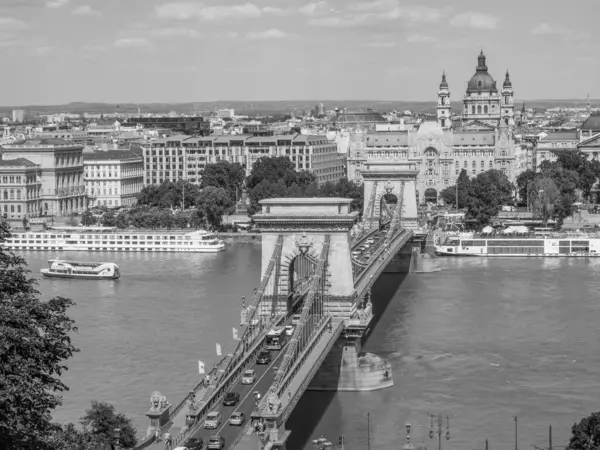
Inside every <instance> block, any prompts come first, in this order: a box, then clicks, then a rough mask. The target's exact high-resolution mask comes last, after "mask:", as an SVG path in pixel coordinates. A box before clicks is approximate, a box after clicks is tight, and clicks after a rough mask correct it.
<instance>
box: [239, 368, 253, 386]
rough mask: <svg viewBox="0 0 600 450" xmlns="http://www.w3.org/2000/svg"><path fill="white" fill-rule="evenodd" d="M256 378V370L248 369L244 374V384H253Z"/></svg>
mask: <svg viewBox="0 0 600 450" xmlns="http://www.w3.org/2000/svg"><path fill="white" fill-rule="evenodd" d="M255 380H256V372H255V371H254V370H252V369H248V370H246V371H245V372H244V373H243V374H242V384H252V383H254V381H255Z"/></svg>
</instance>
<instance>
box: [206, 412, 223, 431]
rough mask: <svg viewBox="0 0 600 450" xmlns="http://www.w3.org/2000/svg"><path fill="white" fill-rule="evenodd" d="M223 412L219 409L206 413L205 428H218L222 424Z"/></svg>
mask: <svg viewBox="0 0 600 450" xmlns="http://www.w3.org/2000/svg"><path fill="white" fill-rule="evenodd" d="M221 420H222V418H221V413H220V412H219V411H211V412H209V413H208V414H207V415H206V419H204V429H205V430H216V429H217V428H219V425H221Z"/></svg>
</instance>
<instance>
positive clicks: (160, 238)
mask: <svg viewBox="0 0 600 450" xmlns="http://www.w3.org/2000/svg"><path fill="white" fill-rule="evenodd" d="M3 245H4V246H6V247H7V248H9V249H12V250H64V251H96V252H190V253H216V252H221V251H223V250H225V244H224V242H223V241H222V240H220V239H218V238H217V236H216V235H215V234H213V233H208V232H206V231H192V232H187V233H186V232H177V231H174V232H165V231H159V232H156V231H123V230H118V229H116V228H108V227H106V228H101V227H55V228H51V229H49V230H46V231H28V232H15V233H12V234H11V236H10V238H8V239H6V242H5V243H4V244H3Z"/></svg>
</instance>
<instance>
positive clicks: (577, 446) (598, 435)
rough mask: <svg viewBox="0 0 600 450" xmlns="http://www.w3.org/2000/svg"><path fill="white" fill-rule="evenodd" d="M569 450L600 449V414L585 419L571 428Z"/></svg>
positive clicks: (596, 413) (593, 414)
mask: <svg viewBox="0 0 600 450" xmlns="http://www.w3.org/2000/svg"><path fill="white" fill-rule="evenodd" d="M571 432H572V435H571V439H570V440H569V445H568V446H567V450H593V449H597V448H599V447H600V412H595V413H592V414H590V415H589V416H587V417H584V418H583V419H581V420H580V421H579V423H576V424H574V425H573V427H572V428H571Z"/></svg>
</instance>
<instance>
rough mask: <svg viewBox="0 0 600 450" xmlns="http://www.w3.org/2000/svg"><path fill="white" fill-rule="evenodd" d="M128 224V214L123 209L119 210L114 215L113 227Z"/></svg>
mask: <svg viewBox="0 0 600 450" xmlns="http://www.w3.org/2000/svg"><path fill="white" fill-rule="evenodd" d="M128 226H129V215H128V214H127V213H126V212H125V211H119V213H118V214H117V215H116V217H115V227H117V228H121V229H124V228H127V227H128Z"/></svg>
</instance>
